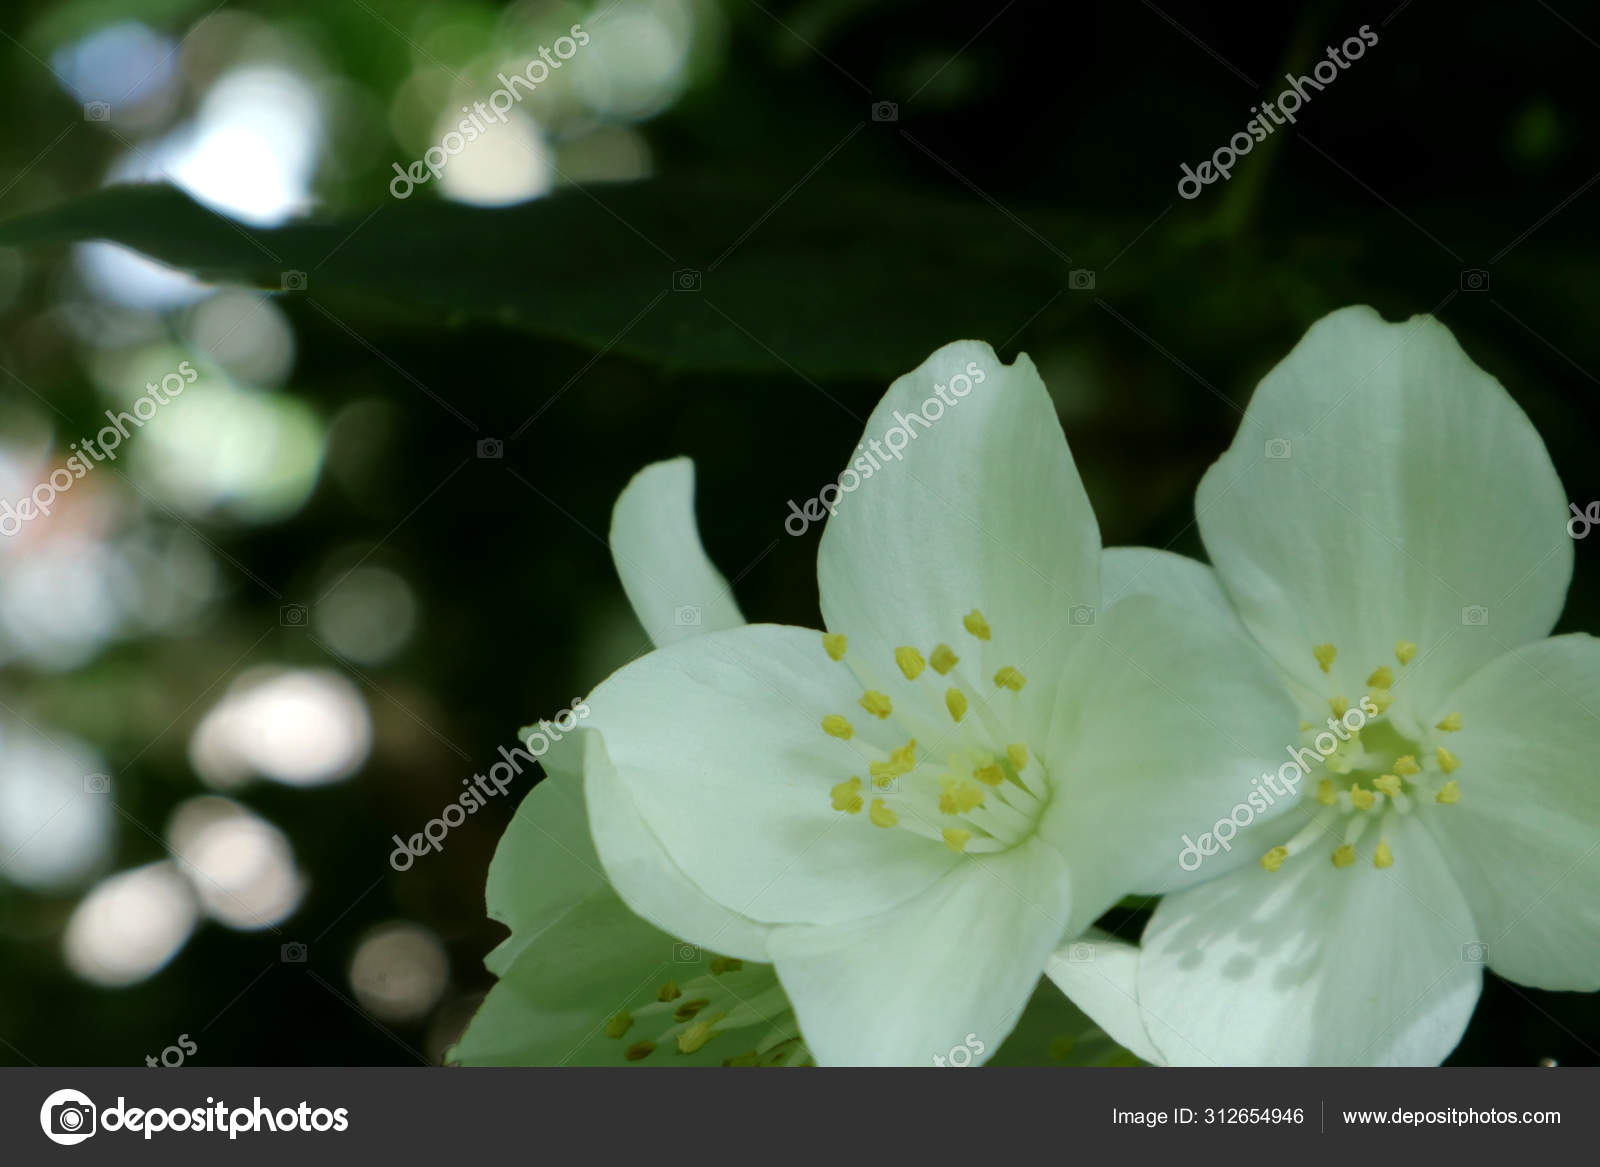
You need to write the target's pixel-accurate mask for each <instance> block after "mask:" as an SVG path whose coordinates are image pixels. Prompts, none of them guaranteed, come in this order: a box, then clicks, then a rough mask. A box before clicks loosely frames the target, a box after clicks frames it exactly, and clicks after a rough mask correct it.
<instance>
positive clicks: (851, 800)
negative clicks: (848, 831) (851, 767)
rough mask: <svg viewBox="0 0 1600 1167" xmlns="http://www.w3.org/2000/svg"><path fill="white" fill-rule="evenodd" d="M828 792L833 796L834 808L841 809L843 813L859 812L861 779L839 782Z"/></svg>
mask: <svg viewBox="0 0 1600 1167" xmlns="http://www.w3.org/2000/svg"><path fill="white" fill-rule="evenodd" d="M828 793H829V794H830V795H832V797H833V809H834V810H842V811H844V813H845V814H860V813H861V779H859V778H852V779H850V780H849V781H848V782H841V783H839V785H837V786H835V787H834V788H833V789H832V790H830V791H828Z"/></svg>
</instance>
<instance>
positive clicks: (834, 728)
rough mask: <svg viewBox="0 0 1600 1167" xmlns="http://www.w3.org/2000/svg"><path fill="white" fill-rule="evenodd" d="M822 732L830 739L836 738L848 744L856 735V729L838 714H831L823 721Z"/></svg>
mask: <svg viewBox="0 0 1600 1167" xmlns="http://www.w3.org/2000/svg"><path fill="white" fill-rule="evenodd" d="M822 732H823V733H825V734H827V735H828V736H829V737H836V738H838V739H839V740H840V741H842V742H847V741H849V740H850V739H851V738H853V737H854V736H855V735H856V727H855V726H853V725H851V724H850V722H849V720H848V719H847V718H844V717H841V716H839V715H838V714H837V713H830V714H828V716H826V717H824V718H823V719H822Z"/></svg>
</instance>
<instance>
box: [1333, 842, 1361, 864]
mask: <svg viewBox="0 0 1600 1167" xmlns="http://www.w3.org/2000/svg"><path fill="white" fill-rule="evenodd" d="M1355 861H1356V849H1355V848H1354V847H1352V846H1351V845H1350V844H1349V843H1346V844H1345V845H1344V846H1343V847H1335V848H1334V850H1333V865H1334V866H1335V867H1349V866H1350V865H1351V864H1352V863H1354V862H1355Z"/></svg>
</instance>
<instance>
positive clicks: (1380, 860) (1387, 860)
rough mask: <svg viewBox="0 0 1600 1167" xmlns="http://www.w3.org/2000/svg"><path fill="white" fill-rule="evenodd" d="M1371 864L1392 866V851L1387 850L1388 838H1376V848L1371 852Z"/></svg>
mask: <svg viewBox="0 0 1600 1167" xmlns="http://www.w3.org/2000/svg"><path fill="white" fill-rule="evenodd" d="M1372 865H1373V866H1374V867H1380V868H1381V867H1393V866H1394V852H1393V851H1391V850H1389V840H1388V839H1379V840H1378V849H1377V850H1376V851H1374V852H1373V853H1372Z"/></svg>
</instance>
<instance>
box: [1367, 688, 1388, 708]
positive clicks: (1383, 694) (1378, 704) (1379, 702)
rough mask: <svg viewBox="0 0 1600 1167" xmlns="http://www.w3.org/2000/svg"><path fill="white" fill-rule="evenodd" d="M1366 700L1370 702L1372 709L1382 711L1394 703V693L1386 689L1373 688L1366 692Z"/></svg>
mask: <svg viewBox="0 0 1600 1167" xmlns="http://www.w3.org/2000/svg"><path fill="white" fill-rule="evenodd" d="M1367 700H1368V701H1371V702H1372V707H1373V708H1374V709H1376V710H1377V711H1378V712H1379V713H1382V712H1383V711H1384V710H1386V709H1388V708H1389V706H1390V705H1392V704H1393V703H1394V694H1393V693H1391V692H1389V690H1387V689H1373V690H1372V691H1371V692H1369V693H1368V694H1367Z"/></svg>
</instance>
